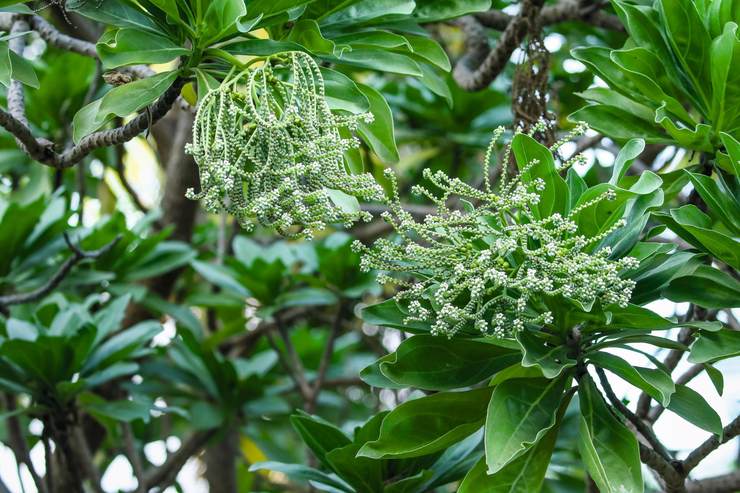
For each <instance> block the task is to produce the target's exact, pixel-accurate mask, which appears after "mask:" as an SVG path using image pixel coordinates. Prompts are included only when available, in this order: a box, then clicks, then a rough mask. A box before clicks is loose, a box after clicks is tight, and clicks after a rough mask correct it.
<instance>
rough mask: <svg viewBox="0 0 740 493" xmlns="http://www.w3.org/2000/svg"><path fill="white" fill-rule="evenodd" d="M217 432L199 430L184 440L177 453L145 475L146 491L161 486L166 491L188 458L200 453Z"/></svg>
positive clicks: (161, 489)
mask: <svg viewBox="0 0 740 493" xmlns="http://www.w3.org/2000/svg"><path fill="white" fill-rule="evenodd" d="M215 433H216V429H212V430H207V431H199V432H196V433H194V434H193V435H192V436H190V438H188V439H187V440H185V441H183V443H182V445H181V446H180V448H179V449H177V451H176V452H175V453H173V454H170V455H169V456H168V457H167V460H165V461H164V464H162V465H161V466H159V467H157V468H155V469H153V470H151V471H149V472H148V473H146V474H145V475H144V486H145V489H146V491H149V490H150V489H152V488H159V490H160V491H164V489H165V488H166V487H167V486H169V485H170V484H172V482H173V481H174V480H175V478H176V477H177V473H179V472H180V469H182V466H184V465H185V463H186V462H187V461H188V459H189V458H190V457H192V456H193V455H195V454H196V453H198V451H200V450H201V449H202V448H203V447H204V446H205V444H206V443H207V442H208V440H210V439H211V437H212V436H213V435H215Z"/></svg>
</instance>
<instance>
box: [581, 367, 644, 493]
mask: <svg viewBox="0 0 740 493" xmlns="http://www.w3.org/2000/svg"><path fill="white" fill-rule="evenodd" d="M578 396H579V399H580V404H581V406H580V407H581V419H580V424H579V434H578V450H579V452H580V454H581V458H582V460H583V462H584V463H585V464H586V469H587V470H588V473H589V475H590V476H591V478H592V479H593V480H594V482H595V483H596V485H597V486H598V487H599V491H601V492H602V493H642V492H643V491H644V486H643V480H642V472H641V464H640V450H639V446H638V444H637V439H636V438H635V435H634V434H633V433H632V432H631V431H630V430H629V429H628V428H627V427H626V426H624V425H623V424H622V423H621V422H620V421H619V420H618V419H617V418H615V417H614V415H613V414H612V412H611V411H610V410H609V408H608V407H607V405H606V403H605V402H604V399H603V398H602V397H601V394H600V393H599V391H598V389H597V388H596V385H594V383H593V382H592V381H591V378H590V377H589V376H588V375H586V376H584V377H583V378H582V379H581V382H580V383H579V385H578Z"/></svg>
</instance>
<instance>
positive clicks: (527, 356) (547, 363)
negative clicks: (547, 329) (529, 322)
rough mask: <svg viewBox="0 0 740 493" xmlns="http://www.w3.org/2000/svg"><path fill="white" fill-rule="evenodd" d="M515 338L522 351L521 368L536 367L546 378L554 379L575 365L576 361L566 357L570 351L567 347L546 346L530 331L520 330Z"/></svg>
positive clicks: (546, 344) (545, 343) (543, 341)
mask: <svg viewBox="0 0 740 493" xmlns="http://www.w3.org/2000/svg"><path fill="white" fill-rule="evenodd" d="M515 337H516V340H517V342H519V345H520V346H521V347H522V351H523V357H522V366H523V367H525V368H527V367H537V368H539V369H540V370H541V371H542V374H543V375H544V376H545V377H547V378H555V377H557V376H559V375H560V374H561V373H562V372H563V370H565V369H566V368H570V367H573V366H575V364H576V361H575V360H574V359H572V358H570V357H569V356H568V353H569V351H570V350H569V349H568V348H567V347H565V346H553V345H552V344H548V343H547V342H546V341H545V340H544V339H542V338H540V337H538V336H537V334H536V333H534V332H532V331H529V330H520V331H519V332H517V333H516V336H515Z"/></svg>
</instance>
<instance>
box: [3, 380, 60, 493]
mask: <svg viewBox="0 0 740 493" xmlns="http://www.w3.org/2000/svg"><path fill="white" fill-rule="evenodd" d="M5 407H6V409H7V410H8V411H9V412H10V413H11V415H10V416H8V417H7V418H6V425H7V427H8V441H9V443H10V445H11V447H10V448H11V450H12V451H13V454H14V455H15V460H16V462H17V463H18V464H21V463H22V464H25V465H26V468H28V472H29V473H30V474H31V479H33V483H34V484H35V485H36V489H37V490H38V491H39V492H40V493H47V492H48V491H49V490H48V489H47V488H46V483H44V481H43V480H42V479H41V477H40V476H39V474H38V472H36V468H35V467H34V466H33V462H31V451H30V449H29V447H28V442H27V441H26V437H25V435H24V433H23V429H22V428H21V422H20V420H19V419H18V416H16V415H14V414H12V413H13V411H15V410H16V409H17V408H16V404H15V396H13V395H10V394H7V395H6V396H5ZM47 469H48V467H47Z"/></svg>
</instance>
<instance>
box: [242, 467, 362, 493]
mask: <svg viewBox="0 0 740 493" xmlns="http://www.w3.org/2000/svg"><path fill="white" fill-rule="evenodd" d="M249 470H250V471H277V472H281V473H283V474H285V475H286V476H288V477H289V478H291V479H294V480H297V481H307V482H308V481H310V482H312V483H313V482H315V483H319V484H322V485H326V486H329V487H332V488H336V489H337V490H339V491H346V492H347V493H353V490H352V489H351V488H350V487H349V485H348V484H346V483H345V482H344V481H342V480H341V479H339V478H337V477H336V476H331V475H329V474H326V473H325V472H322V471H319V470H318V469H314V468H312V467H308V466H304V465H302V464H285V463H283V462H273V461H267V462H257V463H255V464H252V465H251V466H249Z"/></svg>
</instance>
